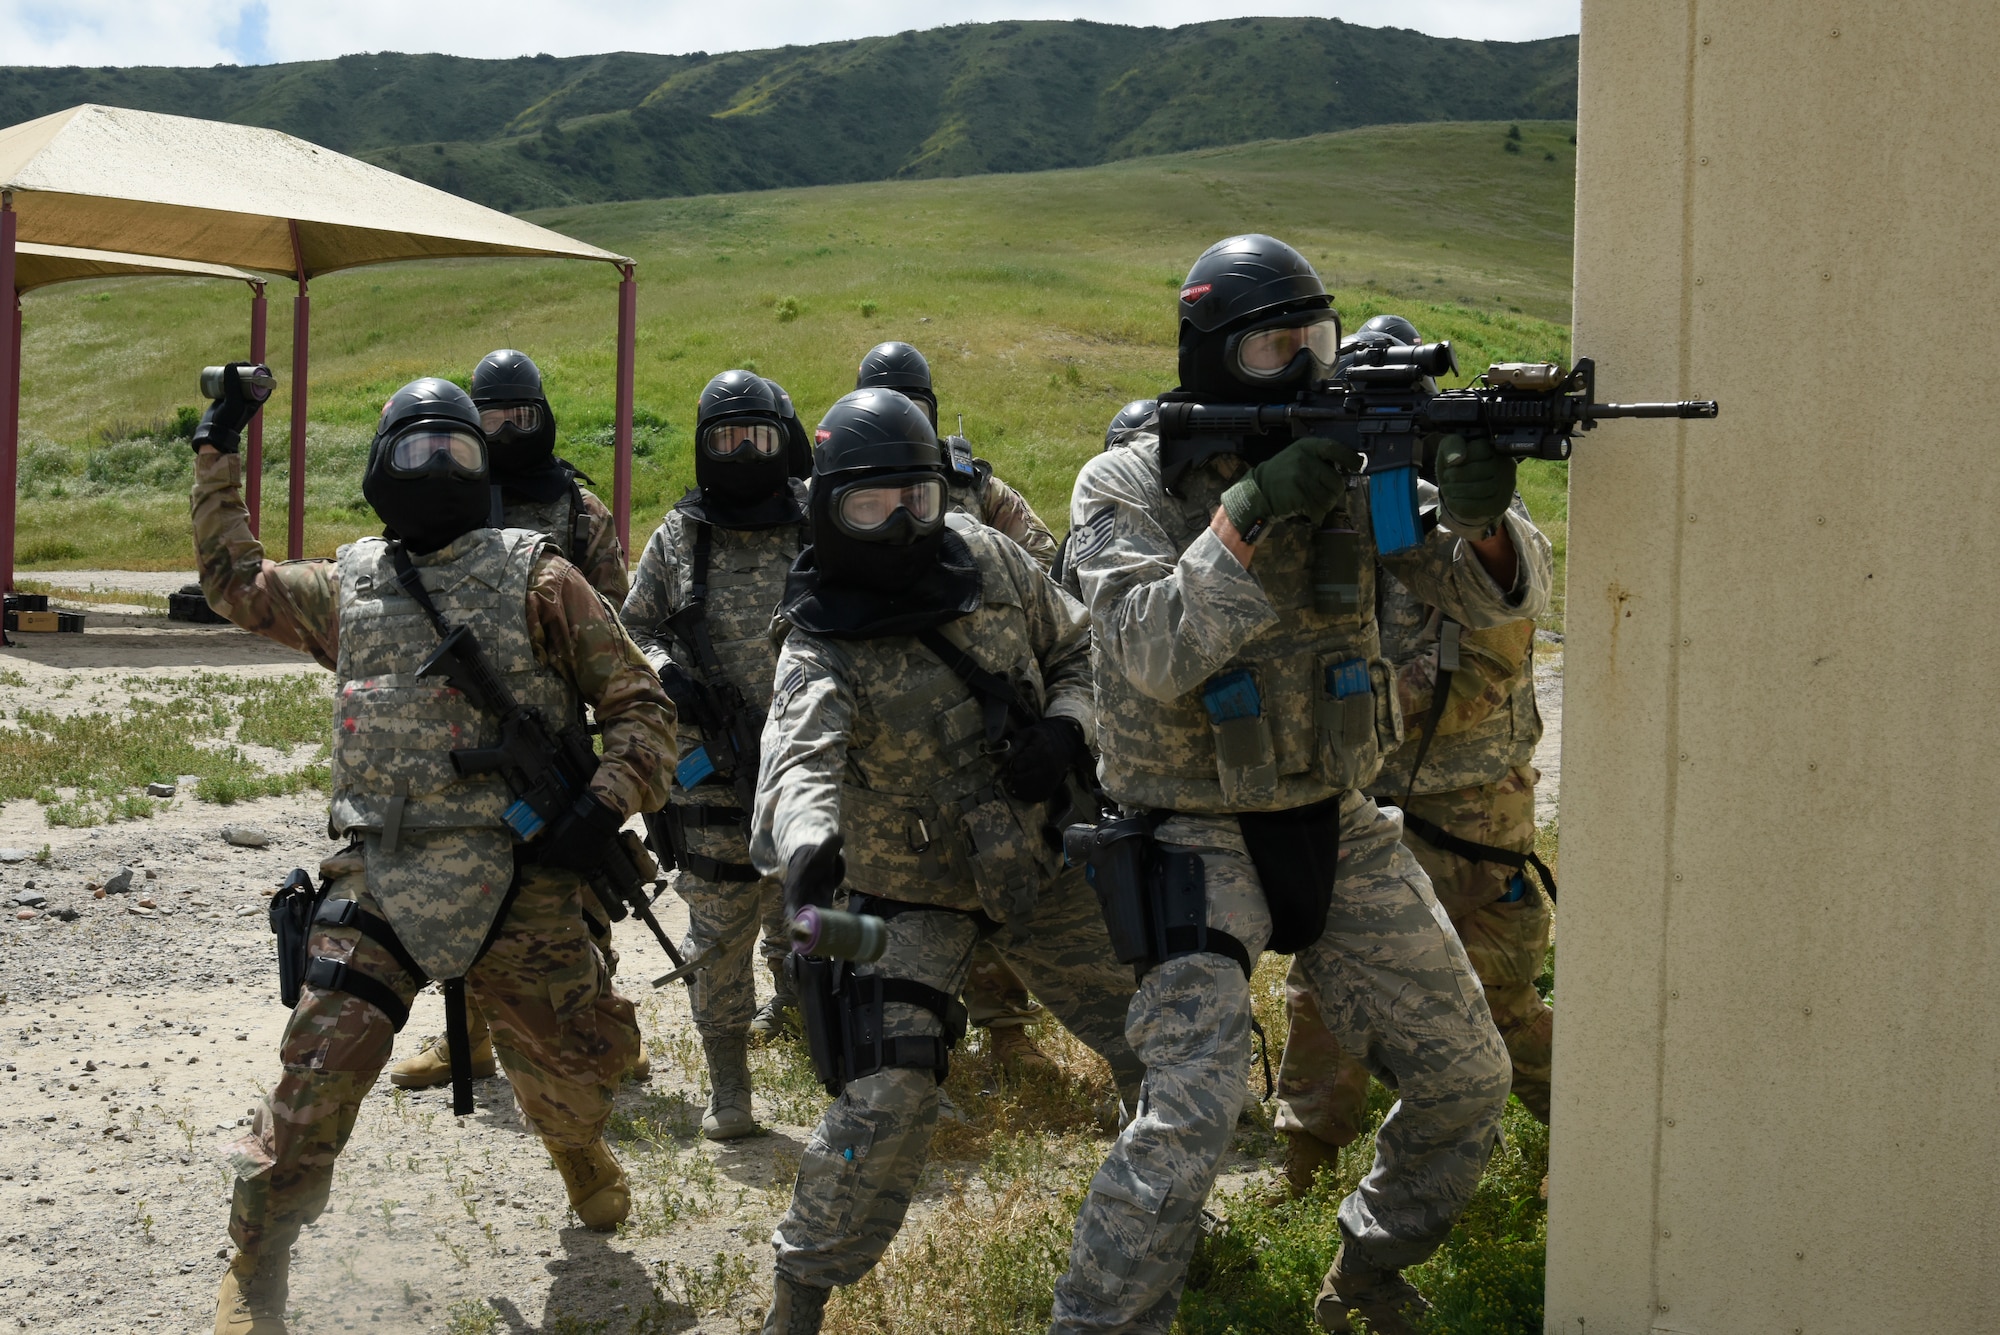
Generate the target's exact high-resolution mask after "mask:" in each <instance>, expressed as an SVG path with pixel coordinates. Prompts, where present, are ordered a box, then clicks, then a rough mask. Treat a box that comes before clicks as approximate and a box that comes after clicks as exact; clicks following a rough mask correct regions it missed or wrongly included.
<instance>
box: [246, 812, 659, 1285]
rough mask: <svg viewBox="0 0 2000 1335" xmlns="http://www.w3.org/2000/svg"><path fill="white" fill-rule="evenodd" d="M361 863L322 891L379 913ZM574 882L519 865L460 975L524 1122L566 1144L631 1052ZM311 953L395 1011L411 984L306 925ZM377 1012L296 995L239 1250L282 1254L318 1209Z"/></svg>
mask: <svg viewBox="0 0 2000 1335" xmlns="http://www.w3.org/2000/svg"><path fill="white" fill-rule="evenodd" d="M364 867H365V863H364V861H363V858H362V857H361V855H360V852H359V850H358V849H355V848H352V847H350V848H348V849H345V850H343V851H342V852H340V853H337V854H335V855H334V856H333V857H331V858H329V859H327V860H326V861H325V862H323V863H322V864H321V865H320V875H321V876H322V878H326V879H328V880H330V881H331V883H332V884H331V888H330V890H329V894H330V897H332V898H334V899H354V900H358V901H359V902H360V904H361V906H362V907H363V908H364V909H366V910H367V911H369V912H371V913H375V914H378V915H379V914H380V913H381V912H382V905H381V903H380V901H378V900H377V899H376V898H375V897H374V895H373V894H372V893H371V892H370V891H369V889H368V884H367V875H366V872H365V870H364ZM588 893H589V891H588V889H587V887H586V886H585V885H584V883H583V880H582V878H580V877H578V876H576V875H574V874H572V873H569V872H564V871H558V870H554V869H549V868H541V867H528V868H524V869H523V871H522V873H521V887H520V890H519V892H518V893H517V894H516V895H515V897H514V903H513V906H512V908H511V909H510V910H509V911H508V914H507V917H506V920H505V922H504V924H503V925H502V927H501V929H500V933H499V935H498V936H497V937H496V938H495V940H494V942H493V946H492V949H490V950H488V951H487V952H486V955H485V957H484V958H483V959H481V960H480V961H479V963H478V965H476V966H475V967H474V968H473V970H472V973H471V974H470V975H469V976H468V977H467V980H466V994H467V997H468V999H469V1000H475V1001H476V1002H477V1003H478V1005H479V1008H480V1010H481V1011H482V1012H483V1013H484V1014H485V1015H486V1016H487V1017H488V1019H489V1020H490V1021H491V1024H492V1029H493V1046H494V1051H495V1053H496V1055H497V1056H498V1057H499V1060H500V1065H501V1067H502V1068H503V1069H504V1070H505V1071H506V1072H507V1078H508V1080H509V1081H510V1082H511V1083H512V1084H513V1087H514V1095H515V1097H516V1099H518V1100H519V1102H520V1105H521V1110H522V1111H523V1112H524V1113H526V1114H527V1117H528V1120H529V1122H531V1123H532V1124H533V1125H534V1127H535V1129H536V1130H537V1131H538V1132H540V1133H541V1135H542V1136H543V1138H544V1139H545V1140H547V1141H548V1142H549V1143H551V1144H554V1145H557V1146H561V1147H565V1148H571V1149H578V1148H582V1147H583V1146H586V1145H589V1144H590V1143H591V1142H593V1141H594V1140H596V1139H597V1137H598V1135H599V1134H600V1133H601V1132H602V1130H603V1128H604V1125H605V1123H606V1122H607V1121H608V1120H609V1119H610V1116H611V1107H612V1095H613V1093H614V1092H615V1090H616V1088H617V1085H618V1081H619V1078H620V1077H621V1076H622V1075H623V1074H624V1072H625V1071H626V1069H627V1068H628V1067H630V1066H631V1064H632V1062H633V1061H634V1060H635V1059H636V1058H637V1057H638V1055H639V1041H640V1040H639V1025H638V1019H637V1016H636V1015H635V1014H634V1012H633V1008H632V1003H631V1002H629V1001H627V1000H625V999H624V998H623V997H620V996H618V995H617V994H616V993H615V992H613V991H612V989H611V981H610V970H609V967H608V965H607V962H606V960H605V958H604V956H603V955H602V954H601V953H600V952H599V951H598V950H597V948H596V947H595V946H594V945H593V944H592V942H591V940H590V936H589V933H588V930H587V929H586V927H585V925H584V918H583V901H584V896H585V895H587V894H588ZM312 952H313V954H315V955H324V956H327V957H328V958H331V959H337V960H344V961H347V962H348V963H350V964H351V965H353V966H354V967H355V968H358V969H360V970H362V971H363V972H365V973H367V974H369V975H370V976H371V977H374V978H377V979H380V980H381V981H382V982H384V983H386V984H388V985H390V986H391V987H393V988H394V989H395V990H396V992H397V994H398V995H399V996H400V997H401V998H402V999H403V1001H404V1002H405V1004H407V1003H408V1002H409V1001H410V999H411V998H412V997H414V996H415V995H416V993H417V991H418V989H419V987H420V986H421V984H422V980H420V979H415V978H411V977H409V976H408V975H407V974H405V973H404V972H403V971H402V969H401V968H400V967H398V965H397V964H396V961H395V958H394V957H393V956H391V955H390V954H389V953H388V952H387V951H386V950H384V949H383V948H382V947H381V946H379V945H377V944H376V943H375V942H374V941H372V940H370V939H369V938H367V937H364V936H362V935H361V934H360V933H359V932H357V931H354V930H352V929H349V928H325V927H321V928H316V929H315V930H314V933H313V937H312ZM394 1038H395V1031H394V1028H393V1026H392V1025H391V1024H390V1022H389V1017H388V1016H386V1015H384V1014H383V1013H382V1012H381V1011H379V1010H377V1009H375V1007H374V1006H372V1005H370V1004H369V1003H367V1002H365V1001H362V1000H361V999H360V998H359V997H355V996H351V995H349V994H347V993H345V992H322V991H320V990H318V989H316V988H313V987H307V988H306V989H305V990H304V992H303V994H302V995H301V996H300V998H299V1004H298V1007H297V1009H295V1010H294V1011H293V1012H292V1017H291V1020H290V1021H289V1022H288V1023H287V1024H286V1026H285V1036H284V1038H283V1040H282V1042H281V1045H280V1047H279V1055H280V1057H281V1059H282V1060H283V1062H284V1074H283V1075H282V1076H281V1077H280V1079H279V1081H278V1084H277V1087H276V1088H275V1089H273V1090H272V1091H271V1093H270V1095H269V1097H268V1098H267V1099H265V1101H264V1105H263V1106H262V1107H261V1108H260V1109H258V1112H257V1116H256V1118H255V1120H254V1122H253V1124H252V1126H251V1127H250V1130H249V1131H248V1132H246V1133H245V1134H244V1135H243V1136H242V1137H241V1138H240V1139H239V1140H237V1141H236V1142H235V1143H234V1144H232V1145H231V1146H229V1148H228V1151H227V1153H228V1156H229V1159H230V1161H231V1163H232V1164H233V1166H234V1167H235V1170H236V1192H235V1198H234V1201H233V1203H232V1205H231V1207H230V1215H229V1235H230V1237H231V1238H233V1239H234V1240H235V1242H236V1245H237V1246H238V1247H239V1248H241V1249H242V1250H243V1252H244V1253H245V1254H246V1255H250V1256H255V1255H257V1254H258V1253H259V1252H260V1251H262V1250H263V1249H265V1248H267V1247H272V1246H276V1247H281V1248H282V1247H289V1246H290V1245H291V1243H292V1240H293V1239H294V1238H296V1237H297V1236H298V1231H299V1229H300V1227H301V1226H303V1225H305V1224H309V1223H311V1222H312V1221H313V1220H314V1219H316V1218H318V1217H319V1214H320V1212H321V1211H322V1210H324V1209H325V1208H326V1203H327V1195H328V1192H329V1190H330V1189H331V1187H332V1185H333V1167H334V1160H335V1159H336V1158H337V1157H338V1156H339V1154H340V1151H341V1148H342V1147H343V1146H344V1145H345V1144H346V1143H347V1137H348V1135H349V1134H350V1133H351V1132H352V1131H353V1130H354V1119H355V1116H356V1114H357V1113H359V1111H360V1108H361V1100H362V1098H363V1097H364V1096H365V1095H366V1094H367V1093H368V1091H369V1089H370V1088H372V1087H373V1086H374V1084H375V1079H376V1076H377V1075H378V1074H380V1072H381V1070H382V1066H383V1064H384V1063H385V1062H387V1061H388V1059H389V1050H390V1045H391V1043H392V1042H393V1040H394Z"/></svg>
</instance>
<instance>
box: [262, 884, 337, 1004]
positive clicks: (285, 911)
mask: <svg viewBox="0 0 2000 1335" xmlns="http://www.w3.org/2000/svg"><path fill="white" fill-rule="evenodd" d="M325 897H326V890H325V888H324V887H315V886H314V885H313V879H312V877H310V876H308V875H307V874H306V871H305V868H303V867H294V868H292V874H291V875H290V876H287V877H286V878H285V883H284V885H282V886H280V887H279V889H278V893H277V895H276V897H274V898H273V899H272V900H271V905H270V914H271V931H272V933H273V934H274V935H276V936H277V938H278V999H279V1000H280V1001H282V1002H284V1003H285V1005H287V1006H290V1007H296V1006H297V1005H298V1004H299V990H300V989H301V988H302V987H303V986H304V985H305V981H306V970H307V969H309V968H311V967H312V950H311V945H312V922H313V915H314V913H315V912H317V911H318V909H319V903H320V901H321V900H322V899H324V898H325Z"/></svg>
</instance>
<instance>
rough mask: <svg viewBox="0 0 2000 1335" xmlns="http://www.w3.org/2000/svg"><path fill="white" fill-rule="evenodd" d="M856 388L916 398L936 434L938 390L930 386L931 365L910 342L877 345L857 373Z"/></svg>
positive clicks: (864, 359)
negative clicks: (884, 391) (891, 391)
mask: <svg viewBox="0 0 2000 1335" xmlns="http://www.w3.org/2000/svg"><path fill="white" fill-rule="evenodd" d="M854 387H855V388H856V389H893V390H895V391H896V392H897V393H898V394H901V395H902V396H903V397H904V398H907V399H914V400H915V401H916V403H917V405H918V406H919V407H920V408H922V409H923V411H924V413H925V415H926V416H927V417H928V418H929V420H930V424H931V430H932V432H933V433H935V432H936V431H937V420H938V405H937V390H936V389H935V388H934V387H933V386H932V385H931V364H930V363H929V362H927V361H925V360H924V354H923V353H921V352H918V351H917V350H916V349H915V348H913V347H911V346H910V345H909V344H907V343H877V344H876V345H875V346H874V347H872V348H870V349H868V355H867V356H866V357H863V358H862V359H861V366H860V368H859V369H857V370H856V371H855V373H854Z"/></svg>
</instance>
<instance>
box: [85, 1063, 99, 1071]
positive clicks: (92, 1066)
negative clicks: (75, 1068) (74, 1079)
mask: <svg viewBox="0 0 2000 1335" xmlns="http://www.w3.org/2000/svg"><path fill="white" fill-rule="evenodd" d="M83 1069H84V1070H86V1071H95V1070H96V1069H97V1063H96V1062H88V1061H87V1062H85V1063H84V1064H83Z"/></svg>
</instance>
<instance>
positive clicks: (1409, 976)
mask: <svg viewBox="0 0 2000 1335" xmlns="http://www.w3.org/2000/svg"><path fill="white" fill-rule="evenodd" d="M1400 830H1401V823H1400V821H1398V820H1396V819H1394V818H1392V817H1389V816H1386V815H1384V814H1383V813H1382V812H1380V811H1379V810H1377V808H1376V806H1375V803H1374V802H1373V801H1372V800H1371V799H1369V798H1366V797H1363V796H1361V795H1360V794H1358V793H1349V794H1347V795H1346V797H1345V798H1344V799H1343V801H1342V803H1341V846H1340V866H1339V879H1338V881H1337V883H1336V885H1335V887H1334V893H1333V903H1332V907H1331V909H1330V911H1329V912H1328V915H1327V924H1326V931H1325V932H1324V933H1323V934H1322V935H1321V937H1320V939H1319V940H1318V941H1316V942H1315V943H1313V944H1312V945H1311V946H1309V947H1307V948H1306V949H1305V950H1303V951H1301V952H1300V953H1299V955H1298V960H1297V963H1298V967H1299V969H1300V971H1301V972H1302V974H1303V976H1304V977H1305V979H1306V980H1307V981H1308V983H1309V984H1310V986H1311V988H1312V991H1313V995H1314V996H1315V998H1316V999H1317V1000H1318V1003H1319V1007H1320V1011H1321V1013H1322V1014H1323V1015H1325V1016H1326V1017H1327V1019H1328V1021H1329V1025H1330V1027H1331V1028H1332V1030H1333V1031H1334V1032H1335V1033H1336V1034H1338V1035H1339V1036H1340V1038H1341V1040H1342V1042H1343V1043H1345V1044H1346V1045H1348V1046H1349V1047H1350V1048H1351V1049H1352V1050H1353V1051H1355V1052H1365V1053H1367V1054H1368V1058H1369V1061H1370V1063H1371V1065H1372V1066H1373V1068H1374V1069H1375V1070H1376V1071H1378V1072H1379V1073H1381V1074H1382V1075H1383V1077H1384V1078H1385V1079H1386V1080H1389V1081H1390V1082H1392V1083H1393V1084H1394V1085H1395V1086H1396V1088H1397V1090H1398V1092H1399V1093H1400V1094H1401V1101H1400V1102H1399V1103H1397V1105H1396V1106H1395V1107H1394V1108H1393V1109H1391V1110H1390V1113H1389V1116H1388V1118H1387V1119H1386V1120H1385V1121H1384V1122H1383V1123H1382V1128H1381V1131H1380V1132H1379V1133H1378V1135H1377V1137H1376V1153H1375V1166H1374V1168H1373V1169H1372V1170H1371V1171H1370V1172H1369V1174H1368V1176H1367V1177H1366V1178H1365V1179H1364V1180H1363V1181H1362V1183H1361V1185H1360V1187H1359V1188H1358V1189H1357V1190H1356V1191H1355V1192H1354V1193H1353V1194H1351V1195H1350V1196H1348V1197H1347V1199H1345V1200H1343V1201H1342V1202H1341V1203H1340V1233H1341V1239H1342V1242H1343V1244H1344V1245H1346V1246H1347V1247H1348V1248H1350V1249H1351V1254H1354V1255H1356V1256H1357V1257H1358V1258H1359V1259H1361V1260H1362V1262H1363V1263H1364V1264H1366V1265H1368V1266H1372V1267H1376V1268H1381V1269H1398V1270H1399V1269H1401V1268H1403V1267H1404V1266H1408V1265H1414V1264H1415V1263H1417V1262H1419V1261H1421V1260H1423V1259H1424V1258H1425V1257H1427V1256H1429V1255H1430V1254H1431V1253H1432V1252H1433V1251H1435V1250H1436V1249H1437V1247H1438V1245H1439V1244H1440V1243H1442V1242H1443V1241H1444V1239H1445V1237H1446V1235H1447V1234H1449V1233H1450V1231H1451V1226H1452V1223H1453V1221H1454V1220H1455V1219H1457V1217H1458V1215H1459V1212H1460V1211H1461V1210H1463V1209H1464V1208H1465V1203H1466V1201H1467V1200H1469V1199H1470V1198H1471V1195H1472V1190H1473V1188H1474V1187H1475V1186H1476V1185H1477V1184H1478V1182H1479V1175H1480V1174H1481V1173H1482V1172H1483V1171H1484V1170H1485V1167H1486V1160H1487V1158H1488V1156H1489V1155H1490V1154H1491V1153H1492V1150H1493V1144H1494V1140H1495V1137H1496V1134H1497V1132H1498V1130H1499V1125H1500V1107H1501V1104H1502V1103H1503V1102H1504V1101H1505V1100H1506V1097H1507V1054H1506V1050H1505V1049H1504V1048H1503V1047H1502V1046H1501V1044H1500V1037H1499V1035H1498V1034H1496V1033H1495V1032H1494V1030H1493V1022H1492V1021H1491V1020H1490V1019H1488V1018H1487V1015H1486V1007H1485V1005H1484V1003H1483V1001H1482V1000H1481V997H1480V994H1479V984H1478V980H1477V979H1475V978H1474V977H1473V976H1472V969H1471V966H1470V965H1469V964H1468V963H1467V962H1466V958H1465V951H1464V949H1463V947H1461V946H1460V945H1459V942H1458V938H1457V937H1456V936H1455V935H1454V934H1453V933H1452V931H1451V926H1450V924H1449V922H1448V921H1447V920H1446V918H1445V914H1444V910H1443V909H1442V908H1440V907H1439V906H1438V902H1437V898H1436V896H1434V895H1433V894H1432V893H1431V887H1430V884H1429V882H1428V881H1427V880H1426V879H1425V878H1424V874H1423V870H1422V869H1421V868H1420V867H1419V866H1418V865H1417V863H1416V860H1415V859H1414V858H1412V857H1411V856H1410V854H1409V851H1408V850H1407V849H1405V848H1404V847H1403V845H1402V843H1401V841H1400V840H1399V839H1398V837H1397V836H1398V835H1399V833H1400ZM1158 835H1159V838H1160V840H1161V842H1162V843H1163V844H1164V845H1166V846H1167V847H1168V849H1169V851H1174V852H1193V853H1197V854H1199V855H1200V856H1201V860H1202V869H1203V874H1204V880H1205V885H1206V890H1207V896H1208V925H1209V926H1210V928H1212V929H1220V930H1222V931H1225V932H1228V933H1229V934H1230V935H1231V936H1234V937H1235V938H1236V939H1237V940H1239V941H1241V942H1242V943H1243V944H1244V946H1245V947H1246V948H1247V949H1248V950H1249V951H1250V954H1251V958H1253V959H1254V958H1256V957H1257V955H1258V954H1260V953H1261V952H1262V950H1263V947H1264V943H1265V942H1266V941H1267V940H1269V939H1270V933H1271V917H1270V912H1269V910H1268V908H1267V907H1266V906H1265V902H1264V895H1263V891H1262V889H1261V886H1260V884H1259V882H1258V879H1257V872H1256V868H1255V867H1254V866H1253V865H1252V863H1251V861H1250V857H1249V854H1248V850H1247V849H1246V848H1245V846H1244V843H1243V838H1242V835H1241V833H1240V832H1239V831H1238V829H1237V826H1236V822H1235V821H1234V820H1232V819H1229V818H1227V817H1203V816H1178V817H1175V818H1173V819H1171V820H1169V821H1167V822H1166V823H1165V824H1164V825H1162V826H1161V827H1160V829H1159V832H1158ZM1250 1020H1251V1012H1250V988H1249V983H1248V980H1246V979H1245V978H1244V976H1243V971H1242V969H1240V968H1239V967H1238V966H1237V964H1236V963H1235V961H1233V960H1231V959H1229V958H1227V957H1226V956H1223V955H1219V954H1214V953H1202V954H1197V955H1187V956H1182V957H1181V958H1178V959H1173V960H1169V961H1167V962H1166V963H1165V964H1161V965H1159V966H1157V967H1155V968H1154V969H1152V970H1151V971H1149V972H1148V973H1147V975H1146V977H1145V980H1144V981H1143V982H1142V983H1141V984H1140V986H1139V991H1138V994H1137V995H1136V996H1135V997H1134V998H1133V1000H1132V1010H1131V1014H1130V1017H1129V1019H1128V1021H1127V1024H1126V1030H1125V1032H1126V1035H1127V1037H1129V1038H1130V1039H1131V1040H1132V1047H1133V1050H1134V1051H1135V1052H1137V1053H1138V1055H1139V1059H1140V1060H1141V1061H1143V1062H1144V1063H1145V1064H1146V1081H1145V1086H1144V1089H1143V1091H1142V1094H1141V1097H1140V1101H1139V1105H1138V1113H1137V1115H1136V1116H1135V1117H1134V1118H1133V1119H1132V1120H1131V1121H1130V1122H1128V1123H1127V1124H1126V1126H1125V1129H1124V1130H1123V1131H1122V1132H1120V1133H1119V1136H1118V1140H1117V1143H1116V1144H1114V1145H1113V1146H1112V1149H1111V1153H1110V1155H1109V1156H1108V1157H1107V1158H1106V1159H1105V1162H1104V1165H1103V1166H1102V1167H1101V1168H1099V1169H1098V1171H1097V1175H1096V1176H1095V1177H1094V1178H1093V1179H1092V1180H1091V1184H1090V1194H1089V1196H1088V1197H1087V1198H1086V1199H1085V1201H1084V1204H1083V1208H1082V1210H1081V1211H1079V1212H1078V1215H1077V1221H1076V1233H1075V1237H1074V1239H1073V1241H1072V1243H1071V1247H1070V1263H1069V1270H1068V1271H1067V1272H1066V1273H1065V1274H1064V1275H1063V1277H1062V1278H1061V1279H1060V1280H1058V1281H1057V1283H1056V1296H1055V1317H1054V1321H1053V1322H1052V1323H1051V1325H1050V1330H1051V1331H1052V1332H1077V1331H1157V1332H1164V1331H1166V1330H1167V1329H1168V1328H1169V1327H1170V1326H1171V1325H1172V1324H1173V1319H1174V1312H1175V1309H1176V1308H1177V1307H1178V1306H1179V1303H1180V1291H1181V1285H1182V1282H1183V1281H1184V1279H1185V1278H1186V1270H1187V1262H1188V1257H1189V1255H1190V1254H1191V1253H1192V1252H1193V1250H1194V1244H1195V1238H1196V1234H1197V1232H1198V1231H1199V1230H1198V1226H1199V1223H1200V1219H1201V1211H1202V1206H1203V1203H1204V1202H1205V1201H1206V1200H1207V1198H1208V1192H1209V1188H1210V1187H1211V1186H1213V1185H1214V1182H1215V1174H1216V1169H1217V1166H1218V1164H1219V1163H1220V1161H1221V1158H1222V1155H1223V1153H1224V1152H1225V1151H1226V1150H1227V1149H1228V1147H1229V1139H1230V1134H1231V1132H1232V1131H1233V1130H1234V1129H1235V1126H1236V1118H1237V1115H1238V1114H1239V1113H1240V1112H1241V1111H1242V1108H1243V1105H1244V1102H1245V1101H1246V1100H1247V1099H1248V1097H1249V1089H1248V1085H1247V1077H1248V1075H1249V1070H1250Z"/></svg>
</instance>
